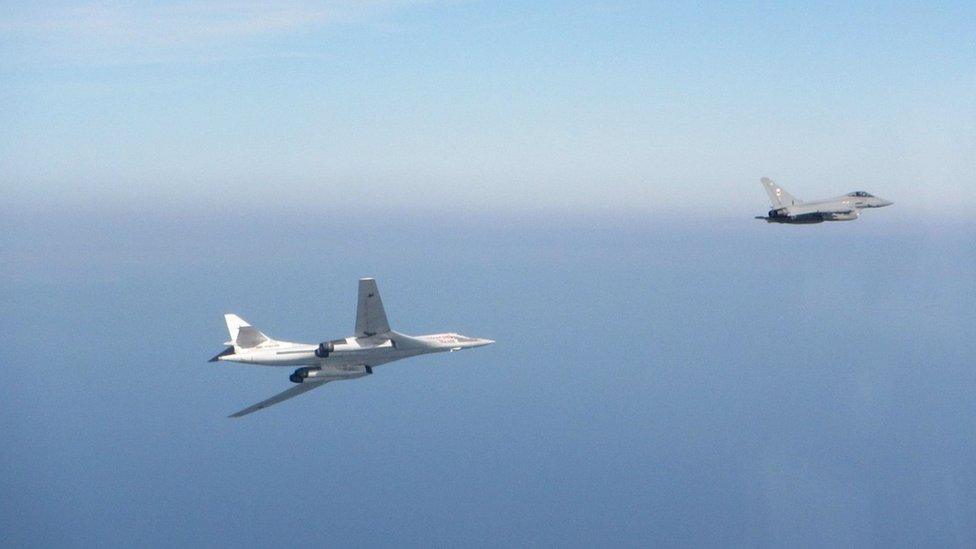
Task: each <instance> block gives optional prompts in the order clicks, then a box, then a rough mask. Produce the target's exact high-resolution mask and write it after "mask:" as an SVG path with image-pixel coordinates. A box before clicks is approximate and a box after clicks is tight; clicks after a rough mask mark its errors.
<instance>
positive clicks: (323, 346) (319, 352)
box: [315, 341, 335, 358]
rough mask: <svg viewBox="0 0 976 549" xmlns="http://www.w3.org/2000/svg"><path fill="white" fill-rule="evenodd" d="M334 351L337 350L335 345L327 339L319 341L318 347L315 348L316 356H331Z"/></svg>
mask: <svg viewBox="0 0 976 549" xmlns="http://www.w3.org/2000/svg"><path fill="white" fill-rule="evenodd" d="M332 351H335V345H333V344H332V343H331V342H328V341H326V342H323V343H319V347H318V349H315V356H317V357H319V358H325V357H327V356H329V353H331V352H332Z"/></svg>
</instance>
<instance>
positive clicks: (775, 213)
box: [769, 208, 788, 219]
mask: <svg viewBox="0 0 976 549" xmlns="http://www.w3.org/2000/svg"><path fill="white" fill-rule="evenodd" d="M783 217H788V216H787V215H786V209H785V208H780V209H778V210H769V218H770V219H780V218H783Z"/></svg>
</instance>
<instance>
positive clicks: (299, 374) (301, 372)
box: [288, 352, 321, 383]
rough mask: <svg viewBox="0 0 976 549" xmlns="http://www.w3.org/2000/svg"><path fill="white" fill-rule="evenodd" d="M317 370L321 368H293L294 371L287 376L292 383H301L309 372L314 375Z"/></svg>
mask: <svg viewBox="0 0 976 549" xmlns="http://www.w3.org/2000/svg"><path fill="white" fill-rule="evenodd" d="M316 354H317V352H316ZM319 370H321V368H308V367H303V368H299V369H297V370H295V373H293V374H292V375H290V376H288V379H290V380H291V382H292V383H302V382H304V381H305V379H306V378H307V377H309V374H311V375H313V376H314V375H315V374H317V373H318V372H319Z"/></svg>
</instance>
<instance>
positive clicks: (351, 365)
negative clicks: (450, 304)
mask: <svg viewBox="0 0 976 549" xmlns="http://www.w3.org/2000/svg"><path fill="white" fill-rule="evenodd" d="M224 321H225V322H226V323H227V331H228V332H229V334H230V341H227V342H226V343H225V345H227V346H228V347H227V348H226V349H225V350H224V351H222V352H221V353H220V354H218V355H217V356H215V357H213V358H211V359H210V362H243V363H245V364H260V365H263V366H287V367H295V366H297V367H298V368H297V369H296V370H295V371H294V372H292V374H291V375H290V376H288V379H289V380H291V382H292V383H295V384H297V385H296V386H294V387H292V388H290V389H288V390H285V391H282V392H281V393H278V394H277V395H275V396H273V397H271V398H269V399H267V400H263V401H261V402H259V403H257V404H255V405H253V406H249V407H247V408H245V409H243V410H241V411H239V412H236V413H234V414H232V415H231V416H230V417H235V418H236V417H241V416H245V415H247V414H250V413H253V412H256V411H258V410H262V409H264V408H267V407H268V406H272V405H274V404H278V403H279V402H283V401H285V400H288V399H290V398H292V397H296V396H298V395H300V394H302V393H305V392H308V391H310V390H312V389H315V388H317V387H321V386H322V385H325V384H326V383H328V382H330V381H340V380H344V379H356V378H360V377H363V376H368V375H370V374H372V373H373V367H374V366H379V365H380V364H386V363H387V362H393V361H394V360H400V359H401V358H407V357H411V356H417V355H423V354H428V353H439V352H445V351H459V350H461V349H467V348H471V347H481V346H483V345H488V344H489V343H494V341H492V340H490V339H480V338H477V337H465V336H462V335H460V334H456V333H444V334H431V335H425V336H408V335H404V334H401V333H398V332H395V331H393V330H391V329H390V324H389V322H388V321H387V319H386V312H385V311H384V310H383V301H382V300H381V299H380V292H379V289H378V288H377V287H376V281H375V280H373V279H372V278H364V279H362V280H360V281H359V301H358V307H357V310H356V335H354V336H352V337H347V338H344V339H333V340H331V341H323V342H322V343H319V344H312V343H292V342H289V341H279V340H276V339H272V338H270V337H268V336H267V335H265V334H264V333H262V332H260V331H259V330H258V329H257V328H255V327H253V326H251V325H250V324H248V323H247V321H245V320H244V319H242V318H241V317H239V316H237V315H233V314H227V315H224Z"/></svg>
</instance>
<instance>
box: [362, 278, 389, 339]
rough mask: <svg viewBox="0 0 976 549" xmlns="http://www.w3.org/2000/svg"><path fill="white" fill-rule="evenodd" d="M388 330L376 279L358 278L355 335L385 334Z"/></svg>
mask: <svg viewBox="0 0 976 549" xmlns="http://www.w3.org/2000/svg"><path fill="white" fill-rule="evenodd" d="M389 331H390V323H389V322H388V321H387V320H386V311H384V310H383V300H381V299H380V290H379V288H377V286H376V280H374V279H372V278H361V279H359V301H358V305H357V307H356V337H370V336H374V335H378V334H385V333H386V332H389Z"/></svg>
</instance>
